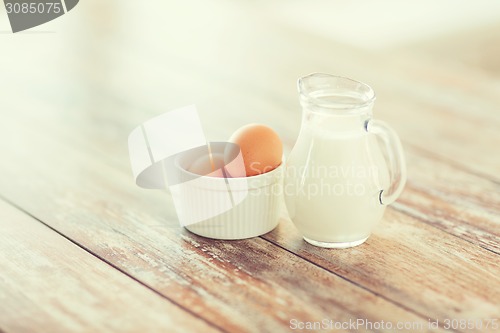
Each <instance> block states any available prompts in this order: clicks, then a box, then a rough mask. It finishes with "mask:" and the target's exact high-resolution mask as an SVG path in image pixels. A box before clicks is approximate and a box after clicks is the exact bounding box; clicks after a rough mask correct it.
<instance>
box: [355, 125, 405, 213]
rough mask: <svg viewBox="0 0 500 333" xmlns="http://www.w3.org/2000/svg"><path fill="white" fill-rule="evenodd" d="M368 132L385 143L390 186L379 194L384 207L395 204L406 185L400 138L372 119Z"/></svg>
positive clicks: (388, 127)
mask: <svg viewBox="0 0 500 333" xmlns="http://www.w3.org/2000/svg"><path fill="white" fill-rule="evenodd" d="M365 128H366V131H367V132H369V133H373V134H375V135H377V136H378V137H379V138H380V139H382V141H383V142H384V146H385V149H386V151H387V159H388V161H387V162H388V163H389V165H388V166H389V174H390V184H389V187H388V188H387V189H383V190H381V191H380V193H379V201H380V204H382V205H389V204H391V203H393V202H394V201H395V200H396V199H397V198H398V197H399V195H400V194H401V192H402V191H403V188H404V186H405V183H406V162H405V157H404V152H403V146H402V145H401V141H400V140H399V136H398V134H397V133H396V131H394V130H393V129H392V127H390V126H389V125H388V124H386V123H385V122H383V121H380V120H375V119H370V120H368V121H367V122H366V123H365Z"/></svg>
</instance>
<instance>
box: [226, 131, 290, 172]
mask: <svg viewBox="0 0 500 333" xmlns="http://www.w3.org/2000/svg"><path fill="white" fill-rule="evenodd" d="M229 141H230V142H233V143H236V144H237V145H239V146H240V149H241V153H242V155H243V161H244V163H245V170H246V175H247V177H250V176H255V175H260V174H262V173H266V172H269V171H271V170H274V169H275V168H276V167H278V166H279V165H280V164H281V157H282V156H283V144H282V143H281V140H280V138H279V136H278V134H277V133H276V132H275V131H274V130H273V129H272V128H269V127H267V126H265V125H260V124H249V125H246V126H243V127H241V128H240V129H238V130H237V131H236V132H234V134H233V135H232V136H231V138H229Z"/></svg>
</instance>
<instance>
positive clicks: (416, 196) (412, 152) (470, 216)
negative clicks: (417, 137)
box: [392, 146, 500, 254]
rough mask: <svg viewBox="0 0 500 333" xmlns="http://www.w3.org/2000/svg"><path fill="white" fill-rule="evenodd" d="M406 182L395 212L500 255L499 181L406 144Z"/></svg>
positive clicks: (395, 204) (395, 205) (394, 205)
mask: <svg viewBox="0 0 500 333" xmlns="http://www.w3.org/2000/svg"><path fill="white" fill-rule="evenodd" d="M406 157H407V161H408V174H409V178H408V184H407V186H406V188H405V190H404V192H403V194H402V196H401V197H400V199H399V200H398V201H397V202H396V203H394V204H393V205H392V207H393V208H395V209H396V210H398V211H401V212H404V213H406V214H408V215H410V216H413V217H416V218H418V219H420V220H422V221H423V222H425V223H428V224H429V225H432V226H434V227H436V228H439V229H441V230H445V231H446V232H448V233H450V234H452V235H455V236H457V237H460V238H463V239H466V240H467V241H469V242H472V243H474V244H478V245H479V246H481V247H483V248H485V249H488V250H490V251H492V252H494V253H496V254H500V242H499V240H500V184H498V183H496V182H494V181H491V180H488V179H484V178H483V177H479V176H477V175H474V174H470V173H468V172H465V171H463V170H462V169H461V168H457V167H455V166H451V165H449V164H448V163H447V161H444V162H443V161H442V160H440V159H439V156H436V155H434V154H429V153H428V152H426V151H422V150H421V149H417V148H414V147H412V146H407V154H406Z"/></svg>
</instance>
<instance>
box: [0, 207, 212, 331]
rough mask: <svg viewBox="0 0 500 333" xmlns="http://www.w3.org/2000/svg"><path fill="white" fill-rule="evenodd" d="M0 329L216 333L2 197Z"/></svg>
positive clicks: (0, 210)
mask: <svg viewBox="0 0 500 333" xmlns="http://www.w3.org/2000/svg"><path fill="white" fill-rule="evenodd" d="M0 214H1V216H2V218H1V219H0V267H1V270H0V327H1V329H0V330H2V331H3V332H6V333H8V332H69V331H71V332H89V331H92V332H110V331H114V332H118V331H119V332H140V331H143V332H165V331H168V332H186V331H187V330H191V331H197V332H200V331H203V332H218V331H219V330H216V329H215V328H214V327H213V326H211V325H209V324H207V323H205V322H203V321H202V320H200V319H198V318H196V317H194V316H192V315H189V314H187V313H186V312H185V311H184V310H182V309H180V308H179V307H178V306H176V305H174V304H172V303H171V302H170V301H168V300H166V299H164V298H162V297H161V296H159V295H158V294H156V293H154V292H153V291H151V290H149V289H147V288H146V287H144V286H142V285H140V284H138V283H137V282H136V281H134V280H133V279H131V278H129V277H127V276H125V275H123V274H122V273H120V272H119V271H117V270H116V269H114V268H112V267H111V266H109V265H107V264H106V263H104V262H102V261H101V260H99V259H98V258H96V257H94V256H93V255H91V254H89V253H88V252H86V251H84V250H82V249H81V248H79V247H78V246H76V245H75V244H73V243H72V242H70V241H68V240H67V239H65V238H64V237H62V236H60V235H58V234H57V233H55V232H54V231H53V230H51V229H49V228H48V227H46V226H44V225H43V224H42V223H40V222H39V221H37V220H35V219H33V218H32V217H30V216H28V215H26V214H24V213H22V212H20V211H19V210H16V209H15V208H13V207H12V206H11V205H9V204H7V203H5V202H4V201H2V200H0Z"/></svg>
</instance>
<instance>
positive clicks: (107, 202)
mask: <svg viewBox="0 0 500 333" xmlns="http://www.w3.org/2000/svg"><path fill="white" fill-rule="evenodd" d="M152 3H154V5H155V6H156V7H153V8H152V7H149V6H146V5H140V6H139V5H138V4H134V5H132V3H127V2H121V1H118V0H115V1H111V0H109V1H105V2H104V1H101V2H99V1H97V0H86V1H82V3H81V4H79V6H78V7H77V8H75V9H74V10H73V11H72V12H71V13H69V14H67V15H66V16H64V17H62V18H60V19H59V21H58V22H57V23H56V22H55V21H54V22H53V23H50V24H48V25H46V26H44V27H46V29H47V33H26V34H18V35H10V34H7V33H5V34H1V35H0V39H1V44H2V53H1V55H0V60H1V61H0V75H1V76H0V88H1V90H0V91H1V93H0V112H1V115H2V117H1V121H0V156H1V157H0V332H2V333H17V332H113V331H115V332H291V331H311V330H305V329H299V328H300V327H302V326H301V325H306V324H307V323H308V322H310V323H313V322H318V321H322V320H324V319H326V320H332V321H334V322H336V323H337V324H333V325H339V324H342V323H349V321H357V320H364V321H365V323H367V322H371V324H372V327H371V328H372V329H370V327H369V326H366V325H369V324H368V323H367V324H366V325H365V326H359V331H365V330H368V331H371V330H373V331H401V330H396V328H397V327H396V325H397V324H398V323H402V324H404V325H410V326H411V327H412V328H410V329H408V330H406V331H409V332H410V331H411V332H420V331H422V332H424V331H444V330H446V327H447V326H449V325H451V326H452V328H453V329H452V331H458V332H470V331H480V330H473V329H471V327H472V328H475V327H478V325H479V324H482V325H483V326H482V330H481V331H483V332H497V331H498V332H500V328H499V326H498V325H500V324H499V323H498V322H499V321H500V257H499V255H500V241H499V238H500V175H499V171H500V154H499V153H500V134H499V133H500V132H499V128H500V79H499V78H500V75H498V74H496V75H495V73H494V72H492V71H490V72H488V71H485V70H482V69H478V68H476V67H473V66H467V65H460V64H459V63H458V62H457V61H455V62H454V61H444V59H446V57H448V56H449V57H450V59H452V60H453V59H455V60H457V59H460V58H459V57H458V56H457V57H456V58H453V57H452V55H451V54H447V55H446V56H444V55H443V54H442V53H443V52H442V51H443V49H444V48H440V49H439V50H440V52H438V53H439V54H437V55H436V54H433V53H432V50H434V49H435V48H433V46H432V45H434V44H432V43H431V42H429V44H427V45H428V48H427V50H426V49H425V47H423V46H422V45H420V46H419V47H418V48H416V49H412V48H411V46H408V47H407V48H399V49H397V50H396V49H394V50H390V49H383V50H378V51H373V52H369V51H366V50H361V49H356V48H353V47H349V46H347V45H343V44H340V43H335V42H332V41H330V40H327V39H324V38H322V37H320V36H317V35H314V34H311V33H307V32H304V31H301V30H299V29H296V28H293V27H291V26H287V25H286V24H284V23H280V21H279V20H274V18H273V17H269V16H266V13H265V12H261V11H259V8H258V6H251V5H250V4H242V3H238V4H236V3H235V4H230V3H226V2H224V1H214V2H213V3H211V4H210V5H208V4H204V3H202V2H200V1H186V2H183V3H179V4H176V5H175V6H173V3H168V2H165V3H163V2H160V1H155V2H152ZM498 28H499V27H498V26H497V27H496V28H495V29H496V30H495V29H492V30H489V31H492V32H495V33H496V36H497V37H498V36H500V34H499V33H498V31H500V29H498ZM44 29H45V28H42V27H40V28H39V29H38V30H39V31H45V30H44ZM35 30H36V29H35ZM467 36H468V37H467V38H470V39H467V40H462V43H463V45H464V49H465V48H466V46H467V43H468V41H471V40H473V37H471V36H474V34H472V35H471V34H469V35H467ZM455 37H456V38H455V39H454V43H455V44H454V45H459V44H457V42H456V41H457V40H460V36H459V35H458V34H457V36H455ZM497 40H498V39H497ZM424 44H425V43H424ZM424 46H425V45H424ZM493 50H496V51H497V52H498V48H496V49H493ZM498 54H499V53H497V55H498ZM489 57H490V58H488V59H490V60H492V61H493V60H494V64H495V65H498V61H497V60H496V59H499V58H498V57H492V56H491V55H489ZM492 64H493V63H492ZM496 68H497V69H498V67H496ZM310 72H326V73H334V74H340V75H344V76H349V77H352V78H355V79H358V80H362V81H365V82H367V83H369V84H370V85H371V86H372V87H373V88H374V89H375V91H376V92H377V94H378V100H377V103H376V106H375V115H376V117H377V118H379V119H382V120H385V121H387V122H389V123H391V124H392V125H393V126H394V127H395V128H396V130H397V131H398V133H399V134H400V136H401V138H402V141H403V145H404V148H405V151H406V157H407V162H408V175H409V176H408V183H407V186H406V189H405V191H404V193H403V194H402V196H401V197H400V199H399V200H398V201H397V202H396V203H395V204H393V205H391V206H390V207H389V209H388V210H387V211H386V214H385V216H384V218H383V221H382V222H381V223H380V224H379V225H378V226H377V228H376V230H375V232H374V234H373V235H372V237H371V238H369V240H368V241H367V242H366V243H365V244H363V245H361V246H359V247H355V248H352V249H347V250H328V249H322V248H317V247H313V246H310V245H308V244H306V243H305V242H304V241H303V240H302V239H301V236H300V235H299V233H298V232H297V230H296V229H295V227H294V226H293V224H292V223H291V222H290V221H289V220H288V219H287V218H286V216H283V218H282V219H281V221H280V224H279V226H278V227H277V228H276V229H275V230H273V231H272V232H270V233H268V234H266V235H263V236H261V237H257V238H253V239H248V240H242V241H216V240H210V239H205V238H202V237H198V236H196V235H193V234H191V233H189V232H188V231H186V230H184V229H182V228H180V227H179V226H178V222H177V217H176V214H175V211H174V209H173V204H172V200H171V197H170V196H169V194H168V193H164V192H160V191H148V190H143V189H140V188H138V187H136V186H135V184H134V182H133V179H132V176H131V171H130V166H129V160H128V152H127V136H128V134H129V132H130V131H131V130H132V129H133V128H134V127H135V126H137V125H139V124H141V123H142V122H144V121H145V120H147V119H149V118H151V117H153V116H155V115H157V114H161V113H163V112H165V111H167V110H169V109H174V108H177V107H180V106H183V105H187V104H192V103H196V104H197V106H198V109H199V110H200V116H201V118H202V121H203V124H204V126H205V130H206V134H207V136H208V137H209V138H210V139H211V140H225V139H226V138H228V136H229V135H230V134H231V133H232V132H233V131H234V130H235V129H237V128H238V127H239V126H241V125H243V124H246V123H250V122H260V123H265V124H267V125H269V126H271V127H273V128H274V129H276V131H277V132H278V133H279V134H280V136H281V138H282V140H283V141H284V143H285V146H286V153H288V152H289V150H290V149H291V147H292V146H293V144H294V141H295V138H296V137H297V133H298V130H299V125H300V107H299V104H298V98H297V93H296V87H295V81H296V79H297V78H298V77H300V76H302V75H304V74H308V73H310ZM453 319H455V320H458V321H455V322H450V321H449V320H453ZM447 320H448V321H447ZM460 320H462V321H460ZM463 320H472V321H471V323H472V324H470V323H469V321H467V322H466V325H472V326H469V327H464V324H463V323H464V321H463ZM381 321H384V322H385V323H386V324H385V326H381V325H383V324H382V322H381ZM436 321H439V327H433V326H429V322H431V323H432V324H434V323H435V322H436ZM388 322H390V323H391V325H393V326H392V330H391V329H390V327H389V326H388V325H387V323H388ZM329 323H330V322H329ZM377 325H379V326H377ZM487 325H489V326H488V327H486V326H487ZM410 326H407V327H410ZM332 327H333V328H335V327H338V326H332ZM323 328H328V327H323ZM349 330H351V331H353V329H352V327H351V326H349V327H347V326H344V328H343V329H338V330H335V329H332V330H328V329H325V331H335V332H337V331H349ZM402 331H404V330H402Z"/></svg>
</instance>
